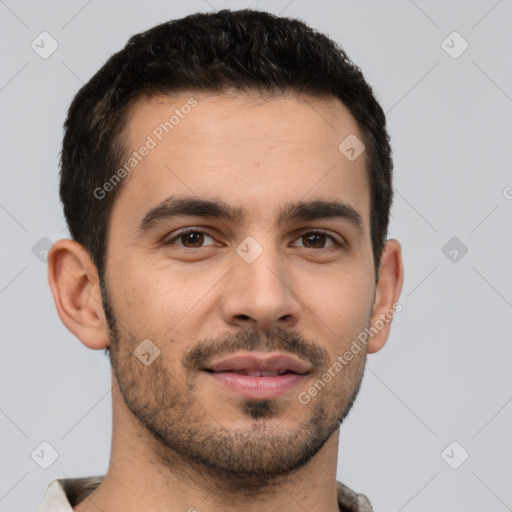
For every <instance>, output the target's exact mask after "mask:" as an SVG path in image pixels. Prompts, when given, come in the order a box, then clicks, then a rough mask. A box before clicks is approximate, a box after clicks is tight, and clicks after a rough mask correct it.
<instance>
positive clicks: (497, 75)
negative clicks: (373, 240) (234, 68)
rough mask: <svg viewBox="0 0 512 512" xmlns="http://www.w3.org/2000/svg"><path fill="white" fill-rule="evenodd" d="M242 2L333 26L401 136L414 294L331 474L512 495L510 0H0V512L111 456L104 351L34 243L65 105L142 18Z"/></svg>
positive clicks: (407, 499) (387, 496)
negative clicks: (66, 308) (91, 342)
mask: <svg viewBox="0 0 512 512" xmlns="http://www.w3.org/2000/svg"><path fill="white" fill-rule="evenodd" d="M248 6H250V7H253V8H257V9H262V10H268V11H271V12H273V13H276V14H277V13H282V14H283V15H287V16H292V17H300V18H302V19H303V20H305V21H306V22H307V23H308V24H310V25H311V26H313V27H314V28H316V29H319V30H321V31H323V32H326V33H327V34H329V35H330V36H331V37H333V38H334V39H335V40H336V41H338V42H339V43H341V44H342V45H343V46H344V48H345V49H346V50H347V53H348V54H349V56H350V57H351V58H352V59H353V60H354V61H355V62H356V63H357V64H358V65H360V66H361V68H362V69H363V72H364V73H365V75H366V77H367V79H368V80H369V82H370V83H371V84H372V85H373V86H374V88H375V91H376V94H377V96H378V98H379V100H380V101H381V103H382V105H383V108H384V110H385V111H386V112H387V116H388V123H389V129H390V133H391V136H392V143H393V148H394V160H395V189H396V199H395V204H394V207H393V211H392V220H391V229H390V237H395V238H398V239H399V240H400V241H401V243H402V245H403V254H404V263H405V283H404V289H403V294H402V298H401V302H402V304H403V311H402V312H401V313H399V314H398V315H397V317H396V319H395V323H394V326H393V328H392V332H391V338H390V340H389V342H388V345H387V347H386V348H385V349H384V350H383V351H382V352H380V353H377V354H375V355H373V356H370V358H369V362H368V367H367V372H366V375H365V379H364V381H363V387H362V390H361V394H360V396H359V399H358V402H357V405H356V407H355V409H354V410H353V411H352V413H351V414H350V416H349V418H348V419H347V421H346V423H345V424H344V426H343V427H342V434H341V445H340V452H339V468H338V478H339V479H341V480H343V481H344V482H345V483H347V484H348V485H349V486H351V487H353V488H354V489H356V490H359V491H362V492H364V493H366V494H367V495H368V496H369V497H370V498H371V500H372V502H373V504H374V507H375V509H376V511H402V510H403V511H406V512H408V511H411V512H412V511H425V512H432V511H433V510H440V511H462V510H464V511H466V512H472V511H483V510H485V511H486V512H490V511H496V512H501V511H506V510H512V486H511V482H512V457H511V455H512V428H511V427H512V403H511V402H512V372H511V369H512V346H511V343H510V333H511V332H512V321H511V318H512V316H511V307H512V287H511V283H512V258H511V256H512V200H511V198H512V188H507V187H512V173H511V160H512V158H511V157H512V143H511V141H512V138H511V135H512V123H511V112H512V59H511V58H510V57H511V55H512V52H511V50H512V2H511V1H510V0H501V1H496V0H485V1H484V0H481V1H478V2H475V1H472V2H469V1H464V2H462V1H460V2H456V1H451V2H447V1H445V2H442V1H427V0H415V1H414V2H413V1H410V0H400V1H398V0H397V1H387V2H377V1H372V2H370V1H359V2H355V1H337V2H334V1H315V2H307V1H305V0H294V1H291V2H290V0H282V1H281V0H275V1H258V2H255V1H253V2H248V1H221V0H208V2H206V1H203V0H197V1H190V2H186V3H185V2H177V1H174V2H171V1H167V2H164V1H146V2H144V3H142V2H140V3H138V2H133V1H130V2H128V1H127V2H122V3H121V2H112V1H100V0H92V1H91V0H90V1H88V2H87V1H84V0H79V1H69V2H63V1H59V2H55V1H53V2H52V1H46V2H36V1H21V0H19V1H15V0H5V1H3V0H0V42H1V44H0V62H1V68H0V109H1V117H0V130H1V134H0V144H1V161H0V165H1V189H0V224H1V234H2V246H1V252H2V265H1V268H0V311H1V322H0V325H1V327H2V336H1V358H0V365H1V366H0V380H1V387H0V393H1V395H0V400H1V401H0V443H1V446H0V460H1V461H2V465H1V469H0V512H6V511H28V510H31V509H34V508H35V507H36V504H37V503H38V502H39V501H40V500H41V498H42V496H43V494H44V491H45V489H46V486H47V484H48V483H49V482H50V481H51V480H52V479H53V478H63V477H66V476H69V477H74V476H75V477H76V476H85V475H93V474H102V473H104V472H105V471H106V469H107V465H108V460H109V450H110V435H111V417H110V411H111V395H110V374H109V365H108V360H107V358H106V356H105V355H104V354H103V352H94V351H90V350H88V349H86V348H84V347H83V346H82V345H81V344H80V342H79V341H78V340H76V339H75V338H74V337H73V336H72V335H71V334H70V333H69V332H68V331H67V330H66V329H65V328H64V327H63V325H62V324H61V322H60V320H59V318H58V316H57V314H56V311H55V307H54V304H53V300H52V298H51V294H50V291H49V288H48V285H47V270H46V265H45V264H44V262H42V261H40V259H39V258H41V257H42V255H43V256H44V252H43V253H42V255H41V254H40V253H41V251H44V248H45V244H47V243H48V242H47V241H45V240H44V238H45V237H46V238H47V239H49V240H53V241H54V240H57V239H58V238H62V237H65V236H67V231H66V228H65V222H64V219H63V216H62V213H61V206H60V203H59V199H58V176H57V172H58V154H59V151H60V147H59V146H60V142H61V137H62V123H63V121H64V117H65V113H66V110H67V108H68V106H69V103H70V101H71V100H72V98H73V96H74V94H75V93H76V92H77V90H78V89H79V87H80V86H81V85H82V83H83V82H85V81H87V80H88V79H89V78H90V77H91V76H92V74H93V73H94V72H95V71H96V70H97V69H98V68H99V67H100V66H101V65H102V64H103V62H104V61H105V60H106V59H107V57H108V56H110V55H111V54H112V53H113V52H114V51H117V50H119V49H120V48H121V47H122V46H123V45H124V44H125V42H126V40H127V39H128V37H129V36H131V35H132V34H134V33H137V32H140V31H142V30H146V29H148V28H150V27H151V26H153V25H155V24H157V23H161V22H163V21H167V20H168V19H172V18H177V17H181V16H184V15H186V14H189V13H191V12H195V11H208V10H212V9H219V8H223V7H230V8H243V7H248ZM43 31H47V32H49V33H50V34H51V36H52V37H53V38H54V39H55V40H56V41H57V42H58V45H59V46H58V49H57V50H56V51H55V52H54V53H53V54H52V55H51V56H50V57H48V58H47V59H43V58H41V57H40V56H39V54H38V53H36V52H35V51H34V50H33V49H32V48H31V42H32V41H33V40H36V42H37V41H40V39H38V36H39V34H40V33H41V32H43ZM453 31H457V32H458V33H459V34H460V35H461V36H462V38H464V40H465V41H467V43H468V44H469V48H468V49H467V50H466V51H465V52H464V53H462V54H461V55H460V56H458V58H453V55H454V54H456V53H459V52H460V50H461V49H463V41H462V40H461V39H460V38H458V36H451V37H450V38H448V39H447V41H446V42H445V43H444V45H442V42H443V41H444V40H445V39H446V38H447V36H449V35H450V34H451V33H452V32H453ZM454 37H455V38H454ZM47 43H48V41H47ZM39 44H41V43H39ZM45 48H46V49H48V48H49V44H46V45H45ZM445 50H448V51H449V52H451V53H452V56H450V55H449V54H448V53H447V51H445ZM452 237H457V239H458V240H456V241H455V242H452V243H454V244H455V245H453V246H451V245H449V246H448V247H447V248H446V249H444V252H443V247H444V246H445V244H447V242H448V241H449V240H450V239H451V238H452ZM41 239H43V241H41ZM36 244H39V245H36ZM461 244H464V246H465V247H467V253H466V254H465V255H462V253H463V251H462V248H463V246H462V245H461ZM34 246H36V249H34V250H33V247H34ZM454 250H455V251H457V253H456V260H455V261H453V259H454V257H455V253H454V252H453V251H454ZM450 251H451V252H450ZM34 253H35V254H34ZM445 253H446V254H445ZM43 441H46V442H48V443H50V445H51V446H52V447H53V448H54V449H55V450H56V451H57V452H58V455H59V456H58V458H57V459H56V460H55V462H53V464H52V465H51V466H50V467H49V468H48V469H43V468H41V467H40V466H39V465H38V464H36V462H35V460H34V459H36V460H37V457H36V456H34V459H33V458H32V457H31V453H32V452H33V451H34V450H36V448H38V447H39V445H40V443H41V442H43ZM453 441H456V442H457V443H458V444H457V445H452V446H451V447H450V448H449V449H448V450H446V451H445V448H446V447H448V445H450V443H452V442H453ZM38 450H39V451H37V450H36V453H41V448H40V447H39V448H38ZM466 451H467V452H468V453H469V458H468V459H467V460H466V461H465V462H464V463H463V464H461V465H460V466H459V467H458V469H453V468H452V467H450V465H449V464H448V462H449V463H450V464H451V465H452V466H457V465H458V464H460V463H461V461H462V460H463V458H464V454H465V452H466ZM43 452H44V449H43ZM443 453H444V456H442V454H443ZM50 456H51V453H50V451H49V450H48V449H46V452H45V456H44V457H50ZM44 457H40V460H38V462H39V463H44V460H43V459H44ZM48 461H49V459H48V460H47V462H48Z"/></svg>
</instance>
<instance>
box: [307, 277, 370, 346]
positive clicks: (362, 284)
mask: <svg viewBox="0 0 512 512" xmlns="http://www.w3.org/2000/svg"><path fill="white" fill-rule="evenodd" d="M312 290H314V291H312ZM373 293H374V283H373V279H372V276H371V275H369V274H368V273H367V272H355V271H353V269H352V270H351V271H350V272H349V271H346V272H338V273H334V272H333V273H332V274H331V275H330V276H329V277H328V278H326V279H322V280H318V279H316V280H315V283H314V288H313V287H311V288H310V291H309V292H308V293H307V294H304V295H303V297H305V302H306V304H307V305H308V306H309V308H311V310H312V311H313V312H314V314H313V316H312V321H313V322H314V323H317V324H318V329H320V331H321V332H323V333H324V335H325V336H326V339H329V340H332V341H331V343H330V344H329V345H330V347H329V349H328V350H331V349H334V350H335V351H336V352H338V351H340V350H342V349H343V348H344V347H345V346H346V345H347V344H350V342H351V341H352V339H354V337H356V336H357V334H359V332H361V331H362V330H364V328H365V327H367V325H368V320H369V317H370V314H371V311H372V306H373ZM304 313H306V314H307V309H306V310H305V311H304ZM315 317H316V318H315Z"/></svg>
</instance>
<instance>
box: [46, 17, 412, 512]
mask: <svg viewBox="0 0 512 512" xmlns="http://www.w3.org/2000/svg"><path fill="white" fill-rule="evenodd" d="M391 170H392V162H391V156H390V147H389V142H388V135H387V132H386V127H385V117H384V114H383V112H382V109H381V108H380V106H379V105H378V103H377V101H376V100H375V98H374V96H373V94H372V91H371V88H370V87H369V85H368V84H367V83H366V82H365V80H364V78H363V76H362V74H361V72H360V70H359V69H358V68H357V67H355V66H354V65H353V64H352V63H351V62H350V60H349V59H348V58H347V56H346V55H345V53H344V52H343V50H341V49H340V48H339V47H337V46H336V45H335V43H333V42H332V41H331V40H329V39H328V38H327V37H326V36H324V35H321V34H318V33H316V32H315V31H313V30H311V29H310V28H308V27H307V26H306V25H304V24H303V23H302V22H299V21H297V20H291V19H286V18H278V17H274V16H272V15H270V14H267V13H264V12H257V11H250V10H245V11H236V12H231V11H226V10H225V11H220V12H217V13H213V14H196V15H193V16H188V17H186V18H183V19H181V20H177V21H173V22H169V23H165V24H163V25H160V26H158V27H155V28H153V29H151V30H149V31H147V32H145V33H143V34H139V35H137V36H134V37H132V38H131V39H130V41H129V42H128V44H127V45H126V47H125V48H124V49H123V50H122V51H120V52H119V53H117V54H115V55H114V56H112V57H111V58H110V59H109V60H108V62H107V63H106V64H105V65H104V66H103V68H102V69H101V70H100V71H99V72H98V73H97V74H96V75H95V76H94V77H93V78H92V79H91V80H90V81H89V83H87V84H86V85H85V86H84V87H83V88H82V89H81V90H80V91H79V93H78V94H77V96H76V97H75V99H74V101H73V103H72V105H71V107H70V110H69V113H68V117H67V121H66V124H65V136H64V142H63V150H62V162H61V198H62V201H63V204H64V212H65V215H66V219H67V221H68V225H69V229H70V232H71V234H72V237H73V240H60V241H58V242H57V243H56V244H55V245H54V246H53V248H52V250H51V252H50V255H49V282H50V286H51V290H52V293H53V296H54V299H55V303H56V306H57V311H58V314H59V316H60V318H61V320H62V321H63V323H64V324H65V325H66V327H67V328H68V329H69V330H70V331H71V332H72V333H73V334H74V335H75V336H76V337H77V338H79V339H80V341H81V342H82V343H83V344H84V345H85V346H87V347H89V348H91V349H95V350H99V349H106V350H107V351H108V353H109V355H110V361H111V366H112V401H113V437H112V451H111V459H110V465H109V469H108V472H107V474H106V475H105V476H104V477H102V476H99V477H94V478H83V479H63V480H55V481H54V482H52V483H51V485H50V486H49V488H48V491H47V494H46V496H45V499H44V501H43V503H42V504H41V506H40V508H39V509H38V510H39V511H49V510H75V511H77V512H93V511H94V512H97V511H98V510H100V511H103V512H117V511H123V512H132V511H140V510H147V511H152V512H160V511H164V510H165V511H170V510H172V511H177V510H183V511H189V512H193V511H200V512H217V511H222V512H226V511H235V510H237V511H238V510H244V511H247V512H252V511H259V512H261V511H270V510H272V511H274V510H279V511H282V512H286V511H297V510H307V511H323V512H325V511H335V510H343V511H368V510H371V505H370V502H369V501H368V499H367V498H366V497H365V496H364V495H362V494H357V493H355V492H354V491H352V490H350V489H349V488H348V487H347V486H345V485H343V484H341V483H339V482H338V483H337V482H336V467H337V455H338V437H339V426H340V424H341V422H342V421H343V419H344V418H345V417H346V415H347V414H348V412H349V410H350V408H351V406H352V404H353V402H354V400H355V398H356V395H357V393H358V390H359V387H360V384H361V379H362V376H363V372H364V366H365V360H366V355H367V354H368V353H373V352H376V351H378V350H380V349H381V348H382V347H383V346H384V344H385V342H386V340H387V338H388V335H389V331H390V326H391V320H392V318H393V316H394V314H395V312H396V311H397V308H398V307H399V306H400V305H399V303H398V302H397V301H398V298H399V295H400V290H401V287H402V279H403V270H402V262H401V252H400V245H399V243H398V242H397V241H396V240H386V234H387V227H388V219H389V209H390V205H391V201H392V184H391Z"/></svg>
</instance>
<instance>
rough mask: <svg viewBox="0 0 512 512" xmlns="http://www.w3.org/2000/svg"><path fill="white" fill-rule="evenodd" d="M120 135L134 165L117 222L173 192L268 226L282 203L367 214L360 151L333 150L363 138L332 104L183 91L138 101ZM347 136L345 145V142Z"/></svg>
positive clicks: (321, 100) (137, 216) (344, 112)
mask: <svg viewBox="0 0 512 512" xmlns="http://www.w3.org/2000/svg"><path fill="white" fill-rule="evenodd" d="M124 136H125V140H126V143H127V144H126V147H127V148H128V152H127V154H126V155H125V162H124V163H126V162H128V161H129V160H130V161H131V164H133V166H131V165H129V166H128V167H130V169H129V172H128V173H126V174H128V176H127V178H126V182H125V183H123V187H122V190H121V193H120V195H119V197H118V199H117V202H116V206H115V207H114V210H113V218H112V223H114V217H118V218H119V217H121V216H122V217H123V218H124V219H125V220H127V221H130V220H133V222H135V221H136V220H139V221H140V219H141V218H142V217H143V216H144V214H145V213H146V212H147V210H148V209H149V208H151V207H154V206H155V205H156V204H158V203H159V202H161V201H163V200H165V199H166V198H167V197H169V196H171V195H173V196H174V195H187V196H196V197H201V198H206V199H213V200H222V201H224V202H225V203H227V204H230V205H233V206H235V207H238V208H240V209H241V210H242V212H249V211H251V212H260V213H263V214H265V215H266V216H267V217H268V218H269V220H270V214H271V213H272V212H276V211H277V210H278V208H277V206H278V205H279V204H284V203H286V204H289V203H291V202H294V201H297V200H298V199H301V200H306V199H308V198H311V199H313V198H314V199H318V198H324V199H338V200H343V201H345V202H346V203H348V204H350V205H351V206H352V207H354V208H355V209H357V210H359V211H360V213H361V216H362V218H363V220H366V221H367V218H368V215H369V192H368V180H367V172H366V165H367V161H366V152H363V153H362V154H361V155H360V157H358V158H357V159H355V160H351V159H349V158H347V157H346V156H345V154H344V153H343V152H342V151H340V149H339V146H340V143H342V142H343V141H344V140H346V139H347V137H357V139H358V140H362V139H363V135H362V133H361V130H360V128H359V126H358V124H357V122H356V120H355V119H354V118H353V116H352V115H351V114H350V112H349V111H348V109H347V108H346V107H345V106H344V105H343V104H342V103H341V102H340V101H339V100H338V99H336V98H314V97H309V96H308V97H303V98H299V97H297V96H287V97H284V96H275V97H270V98H269V97H267V98H262V97H261V96H260V95H257V94H245V93H243V94H242V93H232V94H221V95H217V94H215V95H212V94H205V93H194V92H190V93H182V94H179V95H176V96H173V97H167V96H166V97H162V96H158V97H152V98H149V99H148V98H145V99H141V100H140V101H138V102H137V103H136V104H135V105H134V106H133V107H132V109H131V111H130V114H129V116H128V118H127V124H126V126H125V131H124ZM349 140H351V139H349Z"/></svg>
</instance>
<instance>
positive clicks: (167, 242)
mask: <svg viewBox="0 0 512 512" xmlns="http://www.w3.org/2000/svg"><path fill="white" fill-rule="evenodd" d="M189 233H199V234H202V235H206V236H209V237H210V238H212V239H213V238H214V237H213V236H212V235H210V234H209V233H208V232H207V231H203V230H201V229H195V228H189V229H184V230H183V231H180V232H179V233H178V234H176V235H174V236H173V237H172V238H170V239H169V240H164V241H163V242H162V245H164V246H166V245H172V244H173V243H174V242H175V241H176V240H179V239H180V238H181V237H182V236H183V235H188V234H189ZM306 235H324V236H325V237H326V238H330V239H331V241H332V242H333V244H334V246H329V247H320V248H319V249H314V248H313V250H316V251H319V250H332V249H333V248H335V249H339V248H342V247H343V246H344V244H342V243H340V242H338V241H337V240H336V239H335V238H334V236H332V235H329V234H328V233H326V232H324V231H321V230H312V231H305V232H304V233H302V234H301V235H299V236H298V237H297V238H296V239H295V241H296V240H298V239H300V238H303V237H304V236H306ZM180 247H182V248H183V249H186V250H189V251H197V250H198V249H204V248H205V247H206V246H201V247H185V246H184V245H180ZM304 249H310V247H304Z"/></svg>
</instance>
